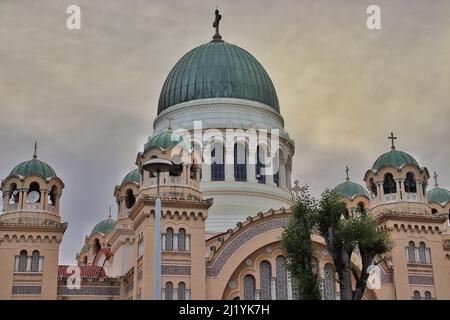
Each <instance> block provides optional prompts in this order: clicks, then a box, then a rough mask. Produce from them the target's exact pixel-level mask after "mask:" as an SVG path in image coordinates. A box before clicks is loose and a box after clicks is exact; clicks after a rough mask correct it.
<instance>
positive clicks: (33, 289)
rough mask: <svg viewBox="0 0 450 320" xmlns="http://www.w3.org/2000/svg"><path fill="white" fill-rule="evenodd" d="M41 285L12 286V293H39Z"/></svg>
mask: <svg viewBox="0 0 450 320" xmlns="http://www.w3.org/2000/svg"><path fill="white" fill-rule="evenodd" d="M41 291H42V287H41V286H13V287H12V294H20V295H30V294H41Z"/></svg>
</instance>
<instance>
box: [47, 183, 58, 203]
mask: <svg viewBox="0 0 450 320" xmlns="http://www.w3.org/2000/svg"><path fill="white" fill-rule="evenodd" d="M56 192H57V189H56V186H53V187H52V190H51V191H50V193H49V194H48V200H49V202H50V204H51V205H53V206H54V205H56Z"/></svg>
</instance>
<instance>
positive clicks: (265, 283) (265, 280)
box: [259, 260, 272, 300]
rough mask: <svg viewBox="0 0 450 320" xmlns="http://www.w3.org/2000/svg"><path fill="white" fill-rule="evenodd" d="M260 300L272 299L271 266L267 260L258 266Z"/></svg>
mask: <svg viewBox="0 0 450 320" xmlns="http://www.w3.org/2000/svg"><path fill="white" fill-rule="evenodd" d="M259 272H260V276H259V278H260V288H261V300H271V299H272V266H271V265H270V262H269V261H267V260H263V261H261V263H260V264H259Z"/></svg>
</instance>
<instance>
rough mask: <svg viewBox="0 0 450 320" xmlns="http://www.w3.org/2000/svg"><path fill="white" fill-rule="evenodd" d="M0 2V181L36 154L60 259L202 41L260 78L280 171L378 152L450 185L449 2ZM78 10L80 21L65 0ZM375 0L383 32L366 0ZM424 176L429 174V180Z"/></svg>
mask: <svg viewBox="0 0 450 320" xmlns="http://www.w3.org/2000/svg"><path fill="white" fill-rule="evenodd" d="M336 3H337V2H336V1H335V0H279V1H270V0H247V1H245V2H244V1H238V0H227V1H224V0H221V1H211V0H209V1H206V0H195V1H194V0H173V1H150V0H127V1H119V0H96V1H90V0H39V1H29V0H0V177H2V178H4V177H6V176H7V175H8V174H9V173H10V171H11V170H12V169H13V168H14V166H15V165H17V164H18V163H19V162H22V161H26V160H29V159H31V157H32V154H33V147H34V141H35V140H37V141H38V155H39V159H40V160H43V161H45V162H47V163H48V164H50V165H51V166H52V167H53V168H54V169H55V170H56V172H57V174H58V175H59V176H60V178H61V179H62V180H63V181H64V183H65V186H66V187H65V189H64V192H63V196H62V199H61V201H62V208H61V215H62V220H63V221H67V222H68V223H69V228H68V230H67V231H66V233H65V236H64V240H63V242H62V246H61V253H60V263H61V264H68V263H74V259H75V254H76V252H78V250H79V249H80V248H81V247H82V245H83V243H84V238H85V236H86V235H87V234H88V233H90V231H91V229H92V228H93V226H94V225H95V224H96V223H97V222H99V221H100V220H102V219H105V218H107V216H108V208H109V206H110V205H113V213H114V214H115V212H116V208H115V207H114V204H115V199H114V197H113V191H114V187H115V185H116V184H118V183H120V182H121V180H122V178H123V177H124V176H125V174H126V173H128V172H129V171H130V170H132V169H133V168H135V165H134V162H135V160H136V154H137V152H139V151H142V149H143V144H144V143H145V141H146V139H147V138H148V136H149V135H151V134H152V124H153V119H154V118H155V116H156V111H157V104H158V98H159V93H160V90H161V87H162V84H163V82H164V80H165V77H166V76H167V74H168V73H169V71H170V69H171V68H172V67H173V66H174V65H175V63H176V62H177V61H178V60H179V59H180V58H181V57H182V56H183V55H184V54H185V53H186V52H188V51H189V50H190V49H192V48H194V47H196V46H198V45H200V44H203V43H206V42H208V41H210V39H211V37H212V35H213V33H214V30H213V28H212V22H213V20H214V10H215V8H216V6H218V7H219V9H220V10H221V14H222V21H221V25H220V32H221V34H222V37H223V39H224V40H225V41H228V42H230V43H233V44H236V45H239V46H241V47H243V48H244V49H246V50H248V51H249V52H251V53H252V54H253V55H254V56H255V57H256V58H257V59H258V60H259V61H260V62H261V64H262V65H263V66H264V67H265V69H266V70H267V72H268V73H269V75H270V77H271V79H272V81H273V83H274V85H275V88H276V90H277V93H278V98H279V100H280V107H281V113H282V115H283V117H284V119H285V128H286V131H287V132H288V133H289V135H290V137H291V138H292V139H294V140H295V144H296V153H295V156H294V165H293V171H294V174H293V178H294V179H293V180H295V179H298V180H299V181H300V183H301V184H308V185H309V186H310V189H311V191H312V193H313V194H314V195H319V194H320V192H321V191H322V190H323V189H324V188H325V187H333V186H335V185H337V184H338V183H340V182H343V181H344V179H345V171H344V170H345V166H346V165H348V166H349V167H350V178H351V180H352V181H355V182H359V183H363V181H362V178H363V176H364V173H365V172H366V170H367V169H369V168H370V167H371V166H372V164H373V162H374V161H375V160H376V158H377V157H378V156H379V155H381V154H382V153H384V152H386V151H388V150H389V147H390V141H389V140H388V139H387V136H388V135H389V134H390V132H391V131H393V132H394V134H395V135H396V136H397V137H398V140H397V141H396V145H397V149H398V150H402V151H406V152H408V153H410V154H411V155H413V156H414V157H415V158H416V159H417V161H418V162H419V164H420V165H421V166H425V167H427V168H428V170H429V172H430V174H431V175H432V174H433V172H434V171H437V172H438V174H439V177H440V179H439V181H440V185H441V186H442V187H445V188H450V166H449V161H448V159H450V148H449V138H450V125H449V119H450V18H449V14H450V1H448V0H444V1H440V0H433V1H432V2H426V1H421V0H386V1H384V0H383V1H382V0H372V1H364V0H346V1H340V2H339V5H337V4H336ZM72 4H76V5H78V6H80V8H81V30H68V29H67V28H66V19H67V17H68V14H66V9H67V7H68V6H69V5H72ZM370 4H377V5H379V7H380V8H381V26H382V29H381V30H368V28H367V27H366V19H367V17H368V15H367V13H366V9H367V7H368V6H369V5H370ZM429 184H430V186H432V185H433V184H434V183H433V182H432V180H431V179H430V182H429Z"/></svg>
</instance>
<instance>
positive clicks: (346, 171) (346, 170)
mask: <svg viewBox="0 0 450 320" xmlns="http://www.w3.org/2000/svg"><path fill="white" fill-rule="evenodd" d="M349 171H350V169H349V168H348V166H345V173H346V174H347V178H346V179H345V180H347V181H349V180H350V178H349V177H348V172H349Z"/></svg>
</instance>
